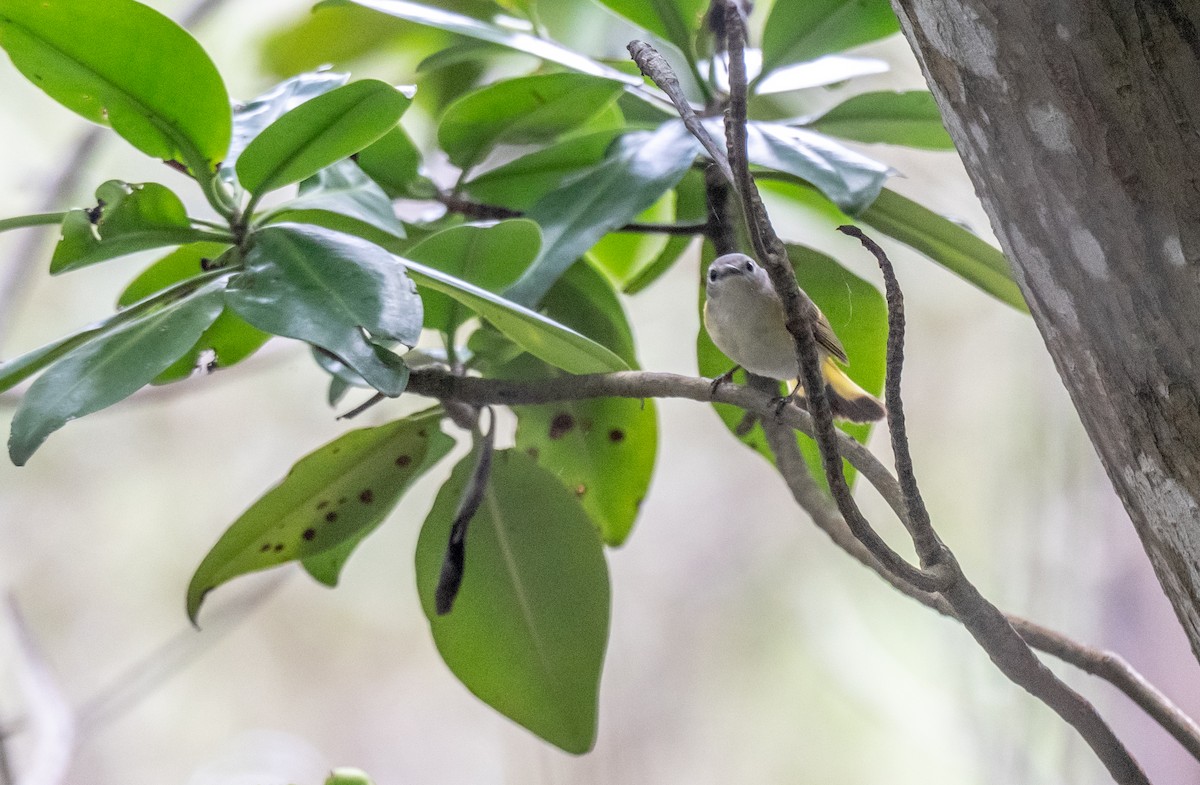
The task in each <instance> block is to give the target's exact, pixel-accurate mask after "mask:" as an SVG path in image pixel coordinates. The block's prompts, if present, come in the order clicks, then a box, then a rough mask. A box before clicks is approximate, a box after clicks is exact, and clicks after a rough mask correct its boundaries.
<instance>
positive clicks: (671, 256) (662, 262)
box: [621, 169, 708, 294]
mask: <svg viewBox="0 0 1200 785" xmlns="http://www.w3.org/2000/svg"><path fill="white" fill-rule="evenodd" d="M707 212H708V200H707V195H706V193H705V190H704V175H703V174H702V173H701V172H699V171H696V170H695V169H693V170H691V171H689V172H688V173H687V174H685V175H684V176H683V179H682V180H680V181H679V185H678V187H676V189H675V218H676V220H677V221H679V222H680V223H684V222H692V221H703V220H704V219H705V217H706V215H707ZM695 240H696V237H694V236H690V235H672V236H671V238H670V239H669V240H667V244H666V246H664V247H663V249H662V252H661V253H659V255H658V256H657V257H655V258H654V259H652V260H651V261H650V262H649V263H647V264H643V265H641V266H639V267H638V268H636V269H634V270H632V271H630V273H629V275H628V276H627V277H626V278H625V280H624V282H623V283H622V284H621V291H623V292H624V293H625V294H637V293H638V292H640V291H642V290H643V289H645V288H646V287H648V286H649V285H650V284H652V283H654V282H655V281H657V280H658V279H659V277H661V276H662V275H663V273H665V272H667V270H670V269H671V268H672V267H673V266H674V265H675V262H677V261H679V259H680V258H681V257H682V256H683V254H684V252H685V251H687V249H688V248H690V247H691V245H692V243H693V242H695Z"/></svg>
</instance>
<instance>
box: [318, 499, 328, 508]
mask: <svg viewBox="0 0 1200 785" xmlns="http://www.w3.org/2000/svg"><path fill="white" fill-rule="evenodd" d="M328 506H329V500H328V499H322V500H321V501H319V502H317V509H318V510H323V509H325V508H326V507H328Z"/></svg>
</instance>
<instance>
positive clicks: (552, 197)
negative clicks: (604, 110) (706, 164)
mask: <svg viewBox="0 0 1200 785" xmlns="http://www.w3.org/2000/svg"><path fill="white" fill-rule="evenodd" d="M699 151H700V143H699V142H697V141H696V140H695V138H693V137H692V135H691V134H690V133H688V131H687V129H685V128H684V127H683V123H682V122H679V121H677V120H675V121H669V122H666V123H663V124H662V125H661V126H659V128H658V130H656V131H653V132H641V131H639V132H634V133H631V134H626V135H625V136H622V137H621V139H620V140H619V141H618V142H617V143H616V144H615V145H613V147H612V150H611V151H610V152H609V154H608V156H607V157H606V158H605V159H604V160H603V161H601V162H600V163H599V164H597V165H596V166H595V167H593V168H591V169H589V170H587V171H585V172H583V173H582V174H580V176H578V177H576V178H575V179H573V180H571V181H569V182H568V183H567V184H566V185H564V186H562V187H561V188H558V189H556V190H554V191H552V192H550V193H549V194H547V195H546V196H544V197H542V198H541V199H539V200H538V202H537V204H535V205H534V206H533V207H531V208H530V209H529V211H528V212H527V213H526V217H527V218H532V219H533V220H535V221H537V223H538V225H539V226H541V227H542V252H541V255H539V256H538V258H537V260H536V261H535V262H534V263H533V264H532V265H531V266H530V267H529V269H528V270H526V271H525V274H524V275H523V276H521V279H520V280H518V281H517V282H516V283H515V284H513V286H512V287H510V288H509V290H508V296H509V298H510V299H512V300H514V301H516V302H519V303H522V304H525V305H533V304H536V303H538V302H539V301H540V300H541V299H542V296H543V295H544V294H545V293H546V292H547V291H549V289H550V287H551V286H553V285H554V282H555V281H557V280H558V277H559V276H560V275H562V273H563V271H565V270H566V269H567V268H568V267H570V266H571V265H572V264H573V263H574V262H575V260H576V259H578V258H579V257H580V256H582V255H583V253H584V252H585V251H587V250H588V249H589V248H591V247H592V246H593V245H595V244H596V242H597V241H599V240H600V238H601V237H603V236H604V235H606V234H608V233H609V232H611V231H612V230H614V229H616V228H618V227H620V226H624V225H625V224H627V223H629V222H630V221H631V220H633V218H634V217H635V216H636V215H638V214H639V213H641V212H642V211H643V210H645V209H647V208H648V207H650V205H652V204H654V202H656V201H657V200H658V198H659V197H660V196H662V194H663V192H665V191H666V190H667V189H669V188H673V187H674V186H675V184H676V183H678V182H679V180H680V179H681V178H682V177H683V175H684V174H685V173H686V172H687V171H688V169H689V168H690V167H691V165H692V162H693V161H694V160H695V158H696V155H697V154H698V153H699Z"/></svg>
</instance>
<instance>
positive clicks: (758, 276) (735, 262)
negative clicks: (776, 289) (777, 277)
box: [705, 253, 773, 297]
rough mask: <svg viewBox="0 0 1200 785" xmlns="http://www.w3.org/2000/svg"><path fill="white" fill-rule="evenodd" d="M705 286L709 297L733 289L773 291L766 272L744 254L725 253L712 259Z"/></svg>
mask: <svg viewBox="0 0 1200 785" xmlns="http://www.w3.org/2000/svg"><path fill="white" fill-rule="evenodd" d="M705 286H706V289H707V290H708V296H709V297H712V296H713V295H714V294H716V293H718V292H721V291H729V290H732V289H734V288H737V289H740V290H752V289H756V290H765V291H773V290H772V289H771V279H770V278H768V277H767V271H766V270H764V269H763V268H761V267H759V266H758V264H756V263H755V261H754V260H753V259H751V258H750V257H749V256H746V254H744V253H727V254H725V255H724V256H718V257H717V258H716V259H713V262H712V264H710V265H709V266H708V278H707V283H706V285H705Z"/></svg>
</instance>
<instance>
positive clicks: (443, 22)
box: [316, 0, 642, 88]
mask: <svg viewBox="0 0 1200 785" xmlns="http://www.w3.org/2000/svg"><path fill="white" fill-rule="evenodd" d="M351 3H353V4H354V5H359V6H362V7H363V8H370V9H372V10H375V11H379V12H380V13H383V14H387V15H389V16H394V17H396V18H398V19H404V20H406V21H409V22H414V23H416V24H419V25H427V26H429V27H436V28H438V29H439V30H446V31H448V32H451V33H457V34H458V35H465V36H467V37H468V38H475V39H478V40H480V41H490V42H491V43H494V44H500V45H501V46H504V47H507V48H509V49H515V50H517V51H518V52H525V53H526V54H530V55H533V56H534V57H538V58H541V59H542V60H548V61H549V62H552V63H558V64H559V65H561V66H565V67H567V68H569V69H570V70H572V71H578V72H579V73H582V74H590V75H592V76H599V77H601V78H602V79H610V80H612V81H614V82H620V83H622V84H625V85H630V86H633V87H638V88H640V87H641V86H642V78H641V77H640V76H634V75H632V74H626V73H622V72H621V71H618V70H617V69H615V68H612V67H610V66H607V65H604V64H602V63H598V62H596V61H595V60H592V59H591V58H588V57H585V56H584V55H581V54H579V53H578V52H576V51H574V50H572V49H568V48H567V47H565V46H562V45H561V44H556V43H554V42H553V41H547V40H546V39H544V38H536V37H534V36H532V35H529V34H528V33H522V32H518V31H515V30H510V29H508V28H504V27H499V26H497V25H493V24H489V23H487V22H483V21H481V20H478V19H472V18H471V17H469V16H463V15H462V14H456V13H454V12H452V11H445V10H442V9H440V8H431V7H430V6H427V5H423V4H421V3H416V2H411V1H410V0H323V2H320V3H318V4H317V6H316V10H321V9H324V8H337V7H339V6H345V5H349V4H351Z"/></svg>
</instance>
